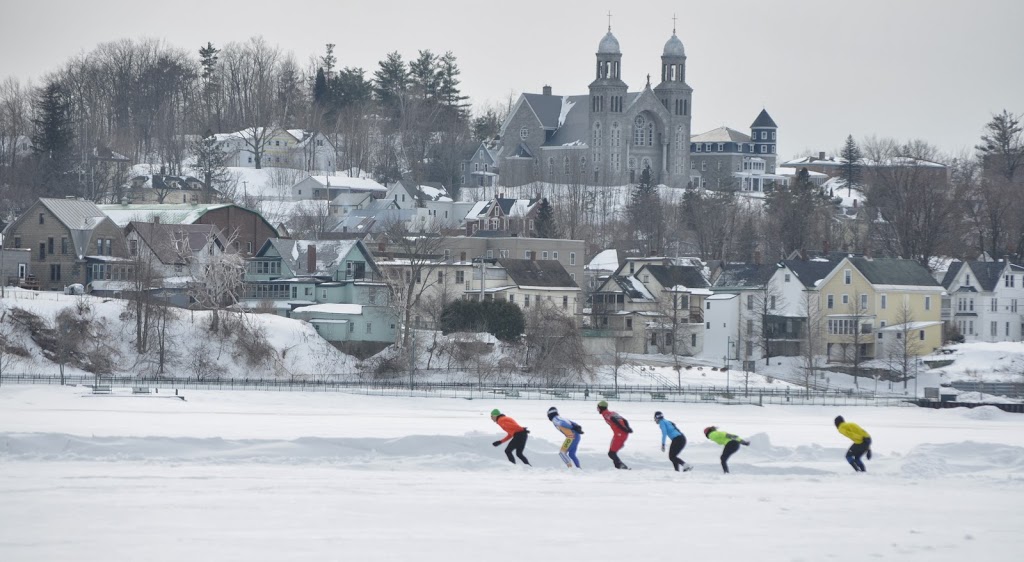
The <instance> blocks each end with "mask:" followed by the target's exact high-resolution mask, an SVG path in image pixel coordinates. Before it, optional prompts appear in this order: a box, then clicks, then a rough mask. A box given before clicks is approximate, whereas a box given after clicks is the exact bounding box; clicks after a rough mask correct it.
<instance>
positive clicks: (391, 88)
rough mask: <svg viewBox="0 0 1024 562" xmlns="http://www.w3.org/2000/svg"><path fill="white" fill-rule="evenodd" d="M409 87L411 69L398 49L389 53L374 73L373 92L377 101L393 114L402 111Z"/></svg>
mask: <svg viewBox="0 0 1024 562" xmlns="http://www.w3.org/2000/svg"><path fill="white" fill-rule="evenodd" d="M408 89H409V69H408V68H407V67H406V65H405V61H404V60H402V55H400V54H398V52H397V51H395V52H391V53H388V55H387V58H385V59H384V60H382V61H380V63H379V68H378V69H377V71H376V72H374V73H373V93H374V95H375V96H376V97H377V101H379V102H380V103H381V105H382V106H383V107H384V108H385V109H386V110H389V111H390V112H391V113H392V114H393V115H398V114H400V113H401V111H402V105H403V103H404V98H405V96H406V94H407V92H408Z"/></svg>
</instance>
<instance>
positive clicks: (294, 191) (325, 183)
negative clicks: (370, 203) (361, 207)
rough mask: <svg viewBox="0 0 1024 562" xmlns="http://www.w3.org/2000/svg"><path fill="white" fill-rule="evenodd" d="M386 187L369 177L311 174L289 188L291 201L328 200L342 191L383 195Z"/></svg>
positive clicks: (376, 195)
mask: <svg viewBox="0 0 1024 562" xmlns="http://www.w3.org/2000/svg"><path fill="white" fill-rule="evenodd" d="M387 191H388V188H386V187H384V186H383V185H381V184H379V183H377V182H375V181H373V180H372V179H370V178H362V177H350V176H335V175H326V176H318V175H313V176H309V177H307V178H304V179H302V180H300V181H299V182H298V183H296V184H295V185H293V186H292V187H291V189H290V193H291V198H292V200H293V201H303V200H306V199H324V200H327V201H330V200H332V199H334V198H335V197H337V196H338V195H341V194H343V193H370V194H373V195H374V196H375V197H383V196H384V194H385V193H387Z"/></svg>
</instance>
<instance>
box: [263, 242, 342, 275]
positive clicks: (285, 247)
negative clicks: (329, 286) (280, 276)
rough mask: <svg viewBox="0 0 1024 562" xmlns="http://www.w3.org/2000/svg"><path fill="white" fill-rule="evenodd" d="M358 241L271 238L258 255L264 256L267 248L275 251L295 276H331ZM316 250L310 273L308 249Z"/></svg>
mask: <svg viewBox="0 0 1024 562" xmlns="http://www.w3.org/2000/svg"><path fill="white" fill-rule="evenodd" d="M358 244H359V241H358V240H289V239H285V238H271V239H269V240H267V245H264V247H263V248H261V249H260V253H259V254H258V255H260V256H262V255H264V254H266V250H267V249H269V246H273V247H274V248H276V249H277V253H278V254H280V255H281V261H283V262H285V263H287V264H288V267H289V268H290V269H291V270H292V273H293V274H295V275H320V276H333V275H334V272H336V271H337V270H338V268H340V267H342V266H343V264H344V260H345V256H347V255H348V254H349V252H351V251H352V248H354V247H355V246H356V245H358ZM310 246H313V247H314V248H316V270H315V271H310V270H309V268H308V267H307V266H308V265H309V264H308V261H307V258H308V254H309V247H310Z"/></svg>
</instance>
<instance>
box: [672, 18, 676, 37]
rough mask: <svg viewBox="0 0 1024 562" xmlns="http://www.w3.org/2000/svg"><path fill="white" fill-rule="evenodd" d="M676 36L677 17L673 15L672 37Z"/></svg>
mask: <svg viewBox="0 0 1024 562" xmlns="http://www.w3.org/2000/svg"><path fill="white" fill-rule="evenodd" d="M675 34H676V15H675V14H672V35H675Z"/></svg>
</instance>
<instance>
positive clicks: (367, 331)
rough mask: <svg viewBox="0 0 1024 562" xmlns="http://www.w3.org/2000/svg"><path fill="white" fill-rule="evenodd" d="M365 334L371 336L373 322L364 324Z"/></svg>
mask: <svg viewBox="0 0 1024 562" xmlns="http://www.w3.org/2000/svg"><path fill="white" fill-rule="evenodd" d="M366 333H367V334H372V333H373V322H367V323H366Z"/></svg>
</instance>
